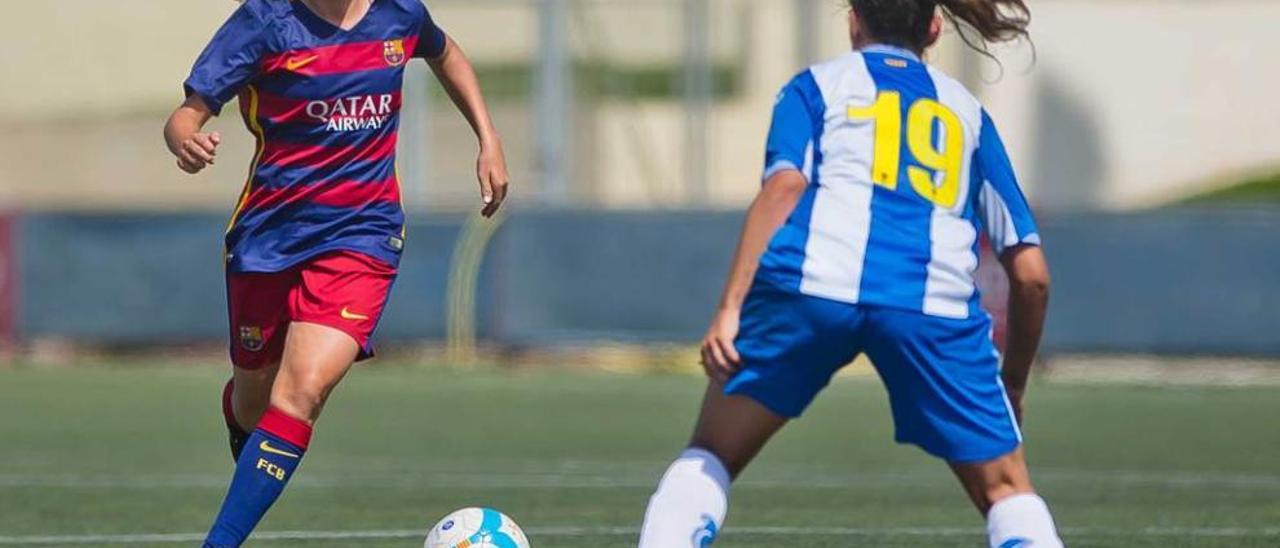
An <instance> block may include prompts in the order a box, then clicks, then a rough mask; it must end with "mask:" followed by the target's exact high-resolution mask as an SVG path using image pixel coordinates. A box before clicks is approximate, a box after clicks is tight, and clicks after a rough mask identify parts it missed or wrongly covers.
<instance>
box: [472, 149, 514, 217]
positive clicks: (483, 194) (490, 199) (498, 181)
mask: <svg viewBox="0 0 1280 548" xmlns="http://www.w3.org/2000/svg"><path fill="white" fill-rule="evenodd" d="M476 179H477V180H478V181H479V182H480V200H481V202H483V204H484V205H483V206H482V208H481V209H480V214H481V215H484V216H485V217H493V215H494V214H495V213H497V212H498V208H500V207H502V202H503V200H506V199H507V185H508V184H509V183H510V182H511V179H510V177H509V176H508V175H507V157H506V155H505V154H504V153H503V151H502V141H500V140H497V139H494V141H493V142H492V143H487V144H483V145H481V147H480V158H479V159H478V160H476Z"/></svg>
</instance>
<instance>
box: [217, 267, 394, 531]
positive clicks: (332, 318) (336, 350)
mask: <svg viewBox="0 0 1280 548" xmlns="http://www.w3.org/2000/svg"><path fill="white" fill-rule="evenodd" d="M394 277H395V273H394V271H393V270H392V269H391V267H389V266H386V265H382V264H381V263H376V262H374V261H372V260H371V259H367V258H355V257H350V256H347V255H344V254H338V255H333V256H326V257H322V258H320V259H317V260H315V261H312V262H311V263H309V264H308V265H306V267H305V268H303V269H301V272H300V282H299V284H298V285H297V286H296V287H295V289H294V291H292V292H291V295H290V304H289V314H290V316H291V317H292V318H294V319H295V321H294V322H292V323H291V324H289V326H288V328H287V330H288V333H287V335H286V337H285V339H284V349H283V357H282V359H281V362H280V367H279V371H278V372H277V373H276V375H275V380H274V383H272V387H271V397H270V404H269V406H268V408H267V410H266V411H265V412H264V413H263V415H262V418H261V420H259V421H258V424H257V427H256V429H255V430H254V431H253V433H252V435H251V436H250V437H249V439H248V442H247V443H246V445H245V448H244V452H243V454H241V456H240V459H239V461H238V462H237V464H236V473H235V476H234V477H233V478H232V481H231V487H230V489H229V490H228V492H227V496H226V499H225V500H224V501H223V504H222V510H221V511H220V512H219V514H218V518H217V520H216V521H215V522H214V525H213V527H212V529H211V531H210V533H209V536H208V537H207V539H206V541H205V545H206V546H216V547H221V546H239V545H240V544H241V543H243V542H244V540H245V539H246V538H247V537H248V536H249V533H250V532H251V531H252V530H253V529H254V527H256V526H257V524H258V522H259V521H260V520H261V519H262V517H263V516H264V515H265V514H266V512H267V510H268V509H269V508H270V507H271V505H272V504H273V503H274V502H275V500H276V499H277V498H278V497H279V496H280V494H281V493H282V492H283V491H284V488H285V486H286V484H287V483H288V482H289V480H290V479H292V477H293V474H294V472H295V471H296V470H297V467H298V465H299V464H300V463H301V461H302V458H303V456H304V455H305V454H306V451H307V448H308V445H309V444H310V441H311V431H312V427H313V425H314V424H315V421H316V419H318V418H319V416H320V413H321V410H322V409H323V408H324V404H325V402H326V401H327V400H328V398H329V395H330V394H331V393H332V391H333V389H334V387H336V386H337V384H338V382H340V381H341V380H342V378H343V377H344V376H345V375H346V374H347V371H349V370H350V368H351V365H352V364H353V363H354V362H355V361H356V360H357V359H358V358H361V357H365V356H368V355H369V354H370V353H371V352H370V348H369V345H368V339H369V336H370V334H371V333H372V331H373V328H374V326H376V324H377V321H378V318H379V317H380V315H381V312H382V307H383V305H384V304H385V302H386V297H387V294H388V292H389V291H390V288H391V282H392V280H393V279H394ZM356 310H359V311H360V312H355V311H356Z"/></svg>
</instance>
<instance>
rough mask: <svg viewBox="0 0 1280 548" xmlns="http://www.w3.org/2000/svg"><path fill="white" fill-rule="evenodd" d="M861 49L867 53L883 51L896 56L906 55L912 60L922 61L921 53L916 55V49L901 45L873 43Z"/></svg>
mask: <svg viewBox="0 0 1280 548" xmlns="http://www.w3.org/2000/svg"><path fill="white" fill-rule="evenodd" d="M861 51H864V52H867V53H883V54H885V55H894V56H897V57H905V58H907V59H910V60H912V61H915V62H917V63H919V62H920V56H919V55H916V54H915V52H914V51H911V50H909V49H904V48H900V47H897V46H890V45H887V44H871V45H870V46H866V47H863V48H862V49H861Z"/></svg>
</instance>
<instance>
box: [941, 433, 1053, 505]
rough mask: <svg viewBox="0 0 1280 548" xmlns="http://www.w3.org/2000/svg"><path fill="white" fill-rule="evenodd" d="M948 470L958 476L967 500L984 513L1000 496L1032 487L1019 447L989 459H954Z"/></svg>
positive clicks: (1010, 494) (1008, 495)
mask: <svg viewBox="0 0 1280 548" xmlns="http://www.w3.org/2000/svg"><path fill="white" fill-rule="evenodd" d="M951 470H952V471H953V472H955V475H956V478H957V479H959V480H960V485H961V486H962V487H964V491H965V494H967V495H969V500H972V501H973V505H974V507H975V508H977V509H978V512H979V513H981V514H983V515H986V513H987V511H988V510H990V509H991V506H992V505H993V504H995V503H996V502H999V501H1000V500H1002V499H1005V498H1008V497H1011V496H1013V495H1017V494H1019V493H1030V492H1032V491H1033V488H1032V485H1031V475H1030V473H1028V472H1027V461H1026V458H1025V456H1024V453H1023V450H1022V448H1019V449H1018V450H1016V451H1014V452H1012V453H1009V454H1007V455H1004V456H1002V457H1000V458H997V459H993V460H989V461H984V462H972V463H965V464H954V463H953V464H952V465H951Z"/></svg>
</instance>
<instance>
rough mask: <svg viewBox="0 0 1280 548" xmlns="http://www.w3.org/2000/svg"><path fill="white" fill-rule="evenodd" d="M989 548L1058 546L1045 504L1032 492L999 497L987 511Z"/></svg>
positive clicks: (1045, 547) (1054, 547)
mask: <svg viewBox="0 0 1280 548" xmlns="http://www.w3.org/2000/svg"><path fill="white" fill-rule="evenodd" d="M987 536H988V538H990V539H991V548H1062V539H1060V538H1058V528H1057V527H1056V526H1054V524H1053V516H1052V515H1050V514H1049V506H1048V505H1046V504H1045V503H1044V499H1042V498H1040V497H1039V496H1037V495H1035V494H1032V493H1022V494H1019V495H1014V496H1012V497H1008V498H1005V499H1001V500H1000V501H999V502H996V503H995V505H994V506H992V507H991V511H990V512H987Z"/></svg>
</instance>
